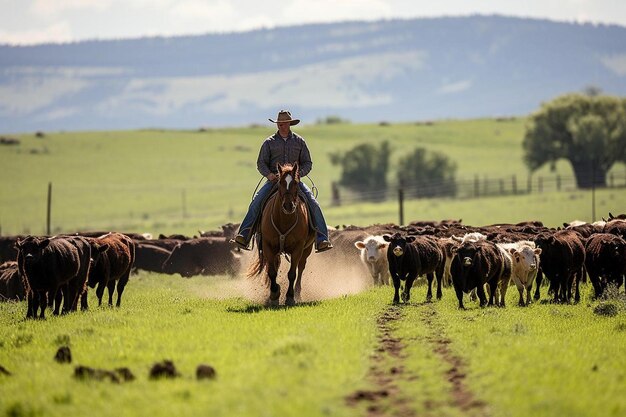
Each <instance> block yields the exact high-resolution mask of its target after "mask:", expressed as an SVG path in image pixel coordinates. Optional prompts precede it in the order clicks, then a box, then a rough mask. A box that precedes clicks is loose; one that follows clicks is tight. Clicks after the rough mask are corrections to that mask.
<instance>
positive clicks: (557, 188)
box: [556, 175, 561, 191]
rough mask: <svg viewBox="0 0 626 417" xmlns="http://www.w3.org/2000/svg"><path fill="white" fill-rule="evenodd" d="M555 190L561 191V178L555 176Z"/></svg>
mask: <svg viewBox="0 0 626 417" xmlns="http://www.w3.org/2000/svg"><path fill="white" fill-rule="evenodd" d="M556 190H557V191H561V176H560V175H557V176H556Z"/></svg>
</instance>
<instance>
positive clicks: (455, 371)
mask: <svg viewBox="0 0 626 417" xmlns="http://www.w3.org/2000/svg"><path fill="white" fill-rule="evenodd" d="M421 319H422V321H423V322H424V324H425V325H426V326H427V328H428V329H429V333H430V335H429V336H428V341H429V343H430V344H432V345H433V352H434V353H435V354H437V355H438V356H439V357H440V358H441V360H442V361H444V362H445V363H447V364H448V365H449V366H450V368H449V369H448V371H446V373H445V377H446V380H447V382H448V383H449V384H450V392H451V395H452V401H453V403H452V405H453V406H454V407H456V408H458V409H459V410H461V411H462V412H463V413H464V414H465V415H468V416H487V415H489V412H488V407H487V404H486V403H485V402H484V401H481V400H479V399H477V398H476V397H475V395H474V393H473V392H472V390H471V389H470V388H469V387H468V386H467V383H466V372H465V369H464V368H465V366H464V363H463V359H462V358H460V357H459V356H456V355H455V354H454V353H452V351H451V350H450V347H449V345H450V343H451V340H450V339H448V338H447V337H446V336H445V334H444V332H443V326H442V325H441V323H439V321H438V315H437V311H436V310H435V307H434V306H431V305H427V306H426V308H425V309H424V310H423V311H422V313H421Z"/></svg>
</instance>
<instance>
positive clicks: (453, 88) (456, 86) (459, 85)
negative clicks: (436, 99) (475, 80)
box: [437, 80, 472, 94]
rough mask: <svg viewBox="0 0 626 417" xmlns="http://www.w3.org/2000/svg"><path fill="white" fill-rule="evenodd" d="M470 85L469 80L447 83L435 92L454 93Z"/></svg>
mask: <svg viewBox="0 0 626 417" xmlns="http://www.w3.org/2000/svg"><path fill="white" fill-rule="evenodd" d="M471 86H472V82H471V81H470V80H463V81H458V82H455V83H447V84H444V85H443V86H441V87H440V88H439V89H438V90H437V94H455V93H460V92H462V91H465V90H467V89H469V88H470V87H471Z"/></svg>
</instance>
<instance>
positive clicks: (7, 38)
mask: <svg viewBox="0 0 626 417" xmlns="http://www.w3.org/2000/svg"><path fill="white" fill-rule="evenodd" d="M72 40H74V37H73V36H72V31H71V29H70V25H69V24H68V23H67V22H65V21H63V22H58V23H54V24H52V25H49V26H46V27H44V28H42V29H30V30H23V31H15V30H12V31H3V30H0V43H8V44H13V45H32V44H38V43H46V42H70V41H72Z"/></svg>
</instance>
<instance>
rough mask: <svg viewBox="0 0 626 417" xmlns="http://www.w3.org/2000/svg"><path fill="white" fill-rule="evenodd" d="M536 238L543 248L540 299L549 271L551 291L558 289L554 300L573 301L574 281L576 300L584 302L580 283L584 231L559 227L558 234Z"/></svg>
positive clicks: (536, 297)
mask: <svg viewBox="0 0 626 417" xmlns="http://www.w3.org/2000/svg"><path fill="white" fill-rule="evenodd" d="M534 240H535V244H536V245H537V247H538V248H540V249H541V255H540V260H541V267H540V271H539V272H538V273H537V289H536V291H535V297H534V298H535V299H539V296H540V293H539V288H540V286H541V280H542V278H543V275H544V274H545V276H546V277H547V278H548V279H549V280H550V290H551V291H553V292H554V302H565V303H569V302H570V300H571V297H572V287H573V285H574V282H575V284H576V293H575V296H574V301H576V302H578V301H580V290H579V287H580V285H579V284H580V279H581V277H582V274H583V266H584V264H585V247H584V245H583V243H582V239H581V236H580V234H578V233H577V232H575V231H573V230H559V231H557V232H555V233H549V232H548V233H541V234H539V235H538V236H536V237H535V239H534Z"/></svg>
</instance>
